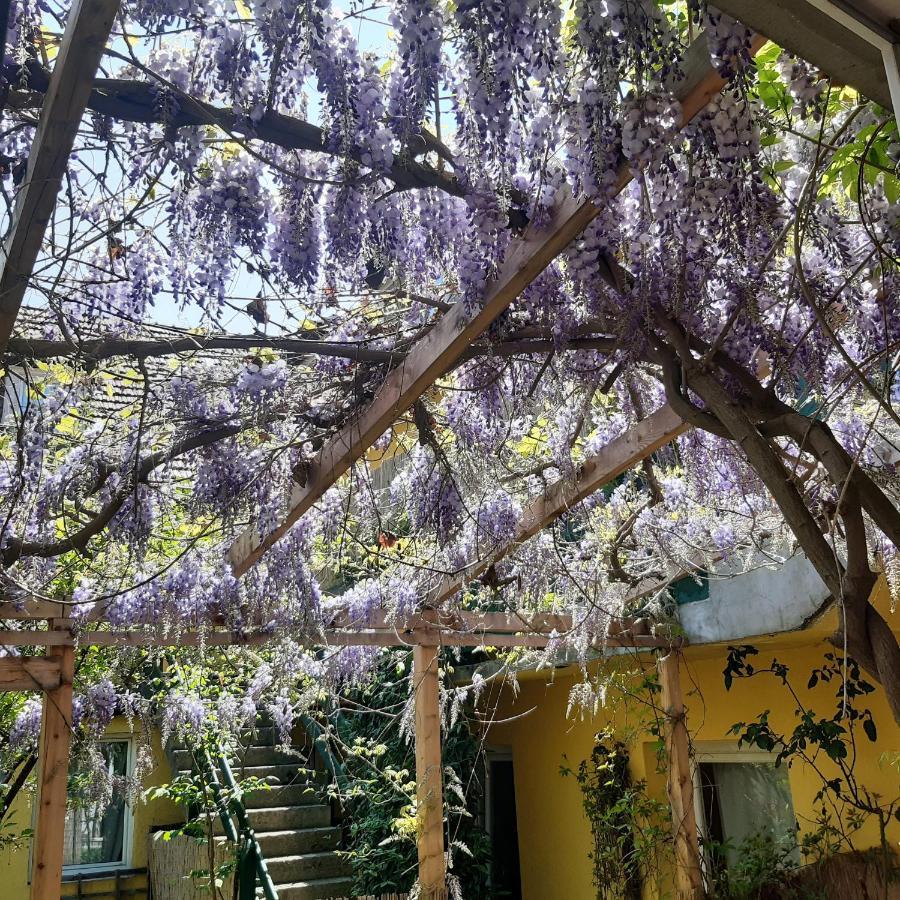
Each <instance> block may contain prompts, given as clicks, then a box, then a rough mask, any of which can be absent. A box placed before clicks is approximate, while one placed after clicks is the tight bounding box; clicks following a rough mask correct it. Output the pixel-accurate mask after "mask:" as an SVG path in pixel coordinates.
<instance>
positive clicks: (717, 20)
mask: <svg viewBox="0 0 900 900" xmlns="http://www.w3.org/2000/svg"><path fill="white" fill-rule="evenodd" d="M704 32H705V34H706V41H707V43H708V45H709V55H710V58H711V59H712V62H713V65H714V66H715V67H716V71H718V73H719V74H720V75H721V76H722V77H723V78H724V79H725V80H726V81H735V80H736V79H739V78H740V77H741V76H742V75H743V74H744V73H745V72H746V71H747V70H748V69H749V68H750V67H751V66H752V63H753V55H752V53H751V52H750V51H751V46H752V42H753V32H752V31H751V30H750V29H749V28H747V26H746V25H743V24H742V23H740V22H738V21H737V20H736V19H732V18H731V16H727V15H725V13H723V12H720V11H719V10H718V9H716V8H715V7H713V6H710V7H708V9H707V13H706V18H705V20H704Z"/></svg>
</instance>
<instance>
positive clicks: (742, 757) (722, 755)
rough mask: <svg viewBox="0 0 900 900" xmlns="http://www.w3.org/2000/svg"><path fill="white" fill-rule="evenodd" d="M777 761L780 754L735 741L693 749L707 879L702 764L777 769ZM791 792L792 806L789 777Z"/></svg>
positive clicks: (696, 807) (696, 811)
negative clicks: (727, 764) (740, 745)
mask: <svg viewBox="0 0 900 900" xmlns="http://www.w3.org/2000/svg"><path fill="white" fill-rule="evenodd" d="M777 759H778V754H777V753H771V752H769V751H768V750H761V749H760V748H759V747H739V746H738V745H737V743H736V742H733V741H703V742H701V743H699V744H695V745H694V756H693V759H692V760H691V777H692V778H693V781H694V816H695V817H696V819H697V829H698V831H699V833H700V837H701V839H702V842H703V843H701V846H700V868H701V869H702V870H703V874H704V876H708V875H709V868H708V866H709V860H708V859H707V858H706V852H705V850H704V845H705V844H707V843H708V842H709V824H708V823H707V821H706V812H705V810H704V808H703V783H702V781H701V779H700V764H701V763H730V764H732V765H741V764H749V765H753V764H754V763H756V764H759V763H767V764H769V765H772V766H774V765H775V761H776V760H777ZM786 771H787V770H786ZM788 791H789V792H790V793H791V804H793V802H794V794H793V792H792V791H791V784H790V776H788Z"/></svg>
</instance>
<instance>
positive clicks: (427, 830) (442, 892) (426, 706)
mask: <svg viewBox="0 0 900 900" xmlns="http://www.w3.org/2000/svg"><path fill="white" fill-rule="evenodd" d="M438 661H439V659H438V648H437V647H433V646H427V645H422V644H419V645H418V646H416V647H415V648H414V649H413V682H414V686H415V700H414V702H415V721H416V808H417V812H418V831H417V834H416V844H417V846H418V851H419V897H420V898H421V900H447V872H446V864H445V861H444V789H443V775H444V773H443V766H442V764H441V704H440V681H439V677H438Z"/></svg>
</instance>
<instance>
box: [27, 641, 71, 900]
mask: <svg viewBox="0 0 900 900" xmlns="http://www.w3.org/2000/svg"><path fill="white" fill-rule="evenodd" d="M52 658H53V659H55V660H56V661H57V663H58V665H59V668H60V675H61V679H60V684H59V687H57V688H54V689H53V690H50V691H47V693H46V694H45V695H44V715H43V721H42V725H41V739H40V740H41V743H40V750H39V757H38V758H39V765H38V770H39V773H38V791H39V793H38V812H37V823H36V827H35V836H34V851H33V856H32V873H31V900H59V897H60V896H61V894H62V891H61V884H62V865H63V847H64V838H65V823H66V791H67V786H68V778H69V748H70V746H71V739H72V680H73V678H74V676H75V648H74V647H60V648H59V649H58V650H56V651H55V653H54V655H53V657H52Z"/></svg>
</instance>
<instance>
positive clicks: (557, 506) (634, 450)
mask: <svg viewBox="0 0 900 900" xmlns="http://www.w3.org/2000/svg"><path fill="white" fill-rule="evenodd" d="M687 429H688V426H687V425H686V424H685V423H684V422H683V421H682V420H681V419H680V418H679V417H678V415H677V414H676V413H675V411H674V410H673V409H672V407H670V406H668V405H666V406H663V407H661V408H660V409H658V410H657V411H656V412H654V413H653V414H652V415H650V416H648V417H647V418H646V419H644V420H643V421H641V422H638V423H637V425H634V426H632V427H631V428H629V429H628V430H627V431H626V432H625V433H624V434H621V435H619V437H617V438H615V439H614V440H612V441H610V442H609V443H608V444H606V445H605V446H604V447H603V448H602V449H601V450H600V451H599V452H598V453H596V454H595V455H593V456H591V457H589V458H588V459H586V460H585V461H584V462H583V463H582V464H581V466H580V467H579V470H578V474H577V475H576V477H575V478H574V479H566V478H561V479H560V480H559V481H556V482H554V484H552V485H551V486H550V487H549V488H548V489H547V490H546V491H545V492H544V493H543V494H541V495H540V496H539V497H537V498H536V499H535V500H534V501H532V502H531V503H530V504H529V505H528V506H527V507H526V509H525V512H524V514H523V516H522V522H521V524H520V525H519V528H518V530H517V531H516V534H515V536H514V537H513V538H512V540H510V541H508V542H507V543H505V544H502V545H501V546H499V547H497V548H496V549H495V550H493V551H492V552H491V553H490V554H489V555H487V556H485V557H483V558H482V559H480V560H478V561H477V562H475V563H473V564H472V565H471V566H468V567H467V568H466V570H465V571H464V572H463V573H462V574H460V575H455V576H454V577H452V578H447V579H445V580H444V581H443V582H441V583H440V585H438V587H437V588H436V589H435V590H434V591H433V592H432V593H431V594H430V595H429V598H428V602H429V604H430V605H432V606H435V607H437V606H440V605H441V604H442V603H444V602H445V601H446V600H448V599H449V598H450V597H452V596H453V595H454V594H456V593H458V592H459V591H461V590H462V589H463V588H464V587H465V586H466V584H468V583H469V582H470V581H472V579H473V578H477V577H478V576H479V575H480V574H481V573H482V572H485V571H486V570H487V569H488V568H489V567H490V566H491V565H493V564H494V563H496V562H498V561H499V560H501V559H503V558H504V557H505V556H508V555H509V554H510V553H512V552H513V551H514V550H515V549H516V548H517V547H519V546H520V545H521V544H523V543H524V542H525V541H527V540H528V539H529V538H532V537H534V536H535V535H536V534H537V533H538V532H539V531H541V530H542V529H544V528H546V527H547V525H549V524H550V523H551V522H554V521H555V520H556V519H558V518H559V517H560V516H562V515H564V514H565V513H566V512H567V511H568V510H570V509H571V508H572V507H573V506H574V505H575V504H576V503H579V502H580V501H581V500H584V498H585V497H588V496H590V495H591V494H593V493H594V492H595V491H597V490H599V489H600V488H602V487H603V486H604V485H607V484H609V482H610V481H612V480H613V479H614V478H616V477H618V476H619V475H621V474H622V473H623V472H627V471H628V470H629V469H630V468H632V467H633V466H635V465H637V464H638V463H639V462H640V461H641V460H642V459H645V458H646V457H648V456H649V455H650V454H651V453H653V452H654V451H656V450H658V449H659V448H660V447H663V446H665V445H666V444H668V443H669V442H670V441H673V440H674V439H675V438H676V437H678V435H680V434H682V433H684V432H685V431H686V430H687Z"/></svg>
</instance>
